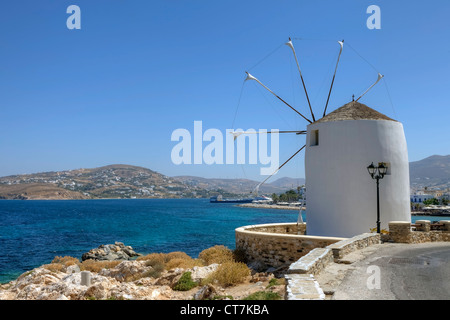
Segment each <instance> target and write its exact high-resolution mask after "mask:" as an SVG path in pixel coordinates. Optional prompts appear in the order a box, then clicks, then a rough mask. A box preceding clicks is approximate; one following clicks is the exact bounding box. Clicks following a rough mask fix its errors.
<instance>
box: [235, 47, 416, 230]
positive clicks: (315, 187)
mask: <svg viewBox="0 0 450 320" xmlns="http://www.w3.org/2000/svg"><path fill="white" fill-rule="evenodd" d="M338 44H339V47H340V50H339V55H338V58H337V62H336V66H335V69H334V74H333V78H332V81H331V86H330V89H329V92H328V97H327V101H326V105H325V108H324V111H323V114H322V117H321V118H319V119H316V117H315V115H314V112H313V110H312V107H311V103H310V100H309V97H308V92H307V90H306V86H305V82H304V80H303V76H302V73H301V70H300V64H299V62H298V59H297V55H296V52H295V48H294V45H293V43H292V41H291V39H290V38H289V41H288V42H287V43H286V45H287V46H288V47H290V48H291V50H292V52H293V55H294V58H295V61H296V64H297V68H298V72H299V75H300V78H301V81H302V85H303V88H304V91H305V94H306V98H307V101H308V104H309V111H310V115H311V118H308V117H307V116H305V115H304V114H302V113H300V112H299V111H298V110H296V109H295V108H294V107H292V106H291V105H290V104H289V103H287V102H286V101H285V100H283V99H282V98H281V97H280V96H278V95H277V94H276V93H275V92H274V91H272V90H271V89H269V88H268V87H267V86H266V85H264V84H263V83H262V82H261V81H260V80H259V79H257V78H256V77H255V76H253V75H251V74H250V73H248V72H246V74H247V78H246V81H247V80H251V81H256V82H257V83H258V84H260V85H261V86H262V87H263V88H265V89H266V90H267V91H269V92H270V93H271V94H272V95H273V96H275V97H276V98H277V99H278V100H280V101H281V102H282V103H283V104H285V105H286V106H288V107H289V108H290V109H292V110H293V111H295V112H296V113H297V114H298V115H300V116H301V117H302V118H303V119H304V120H306V121H307V122H308V125H307V127H306V130H298V131H279V132H280V133H292V132H295V133H296V134H306V144H305V145H303V146H302V147H301V148H300V149H299V150H298V151H297V152H295V153H294V154H293V155H292V156H291V157H290V158H289V159H288V160H287V161H285V162H284V163H283V164H282V165H281V166H279V168H278V169H277V170H275V172H274V173H273V174H272V175H270V176H268V177H267V178H266V179H265V180H264V181H262V182H261V183H259V184H258V185H257V186H256V188H255V190H254V192H255V193H257V192H258V189H259V187H260V186H261V185H262V184H264V183H265V182H266V181H267V180H268V179H269V178H270V177H272V176H273V175H274V174H275V173H277V172H278V171H279V170H280V169H281V168H282V167H283V166H284V165H285V164H286V163H288V162H289V161H290V160H291V159H292V158H294V157H295V156H296V155H297V154H298V153H300V152H301V151H302V150H304V149H305V178H306V189H307V191H308V201H307V203H306V208H307V219H306V220H307V221H306V222H307V233H308V234H309V235H317V236H338V237H351V236H354V235H356V234H360V233H364V232H369V231H370V229H372V228H373V227H374V226H375V220H376V210H377V204H376V197H375V196H374V194H375V184H374V183H373V181H372V178H371V177H370V175H369V174H368V173H367V170H366V168H367V166H368V165H369V164H371V163H384V164H387V166H388V172H387V174H386V176H385V178H384V179H383V181H382V184H381V188H380V198H381V204H380V207H381V213H382V215H381V226H382V228H386V226H387V224H388V222H389V221H398V220H401V221H410V220H411V213H410V200H409V163H408V153H407V146H406V139H405V135H404V132H403V126H402V124H401V123H400V122H398V121H395V120H393V119H391V118H389V117H387V116H385V115H383V114H381V113H379V112H377V111H375V110H373V109H371V108H369V107H367V106H366V105H364V104H361V103H359V100H360V99H361V98H362V97H363V96H364V95H365V94H366V93H367V92H369V90H370V89H372V88H373V87H374V86H375V85H376V84H377V83H378V82H379V81H380V80H381V79H382V78H383V75H381V74H380V73H378V77H377V80H376V82H375V83H373V84H372V85H371V86H370V87H369V88H368V89H367V90H366V91H364V93H363V94H362V95H361V96H359V97H358V98H357V99H356V100H354V98H353V99H352V101H350V102H349V103H347V104H345V105H344V106H342V107H340V108H338V109H336V110H335V111H333V112H331V113H329V114H327V107H328V103H329V100H330V96H331V92H332V89H333V84H334V80H335V77H336V72H337V69H338V65H339V60H340V57H341V54H342V51H343V47H344V41H338ZM246 133H247V132H239V133H238V132H232V134H233V135H235V137H236V136H237V135H238V134H246ZM252 133H254V132H252ZM267 133H270V132H267ZM301 210H302V209H300V214H301Z"/></svg>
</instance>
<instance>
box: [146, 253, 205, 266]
mask: <svg viewBox="0 0 450 320" xmlns="http://www.w3.org/2000/svg"><path fill="white" fill-rule="evenodd" d="M137 260H138V261H145V265H147V266H151V267H153V268H155V267H156V269H158V270H161V266H163V268H162V269H166V270H170V269H174V268H184V269H188V268H193V267H195V266H202V265H203V262H202V261H201V260H199V259H193V258H191V257H190V256H189V255H187V254H186V253H184V252H179V251H175V252H170V253H151V254H148V255H145V256H142V257H139V258H137Z"/></svg>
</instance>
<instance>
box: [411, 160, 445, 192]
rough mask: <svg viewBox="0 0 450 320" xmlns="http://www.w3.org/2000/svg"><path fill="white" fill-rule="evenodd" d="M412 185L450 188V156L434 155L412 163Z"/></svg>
mask: <svg viewBox="0 0 450 320" xmlns="http://www.w3.org/2000/svg"><path fill="white" fill-rule="evenodd" d="M409 174H410V180H411V181H410V182H411V185H424V186H440V185H444V186H450V155H447V156H440V155H434V156H431V157H428V158H425V159H423V160H420V161H414V162H410V164H409Z"/></svg>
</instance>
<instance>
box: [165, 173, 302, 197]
mask: <svg viewBox="0 0 450 320" xmlns="http://www.w3.org/2000/svg"><path fill="white" fill-rule="evenodd" d="M173 178H174V179H177V180H179V181H182V182H184V183H186V184H189V185H191V186H195V187H199V188H202V189H206V190H209V191H213V190H215V191H217V190H222V191H224V192H227V193H230V194H238V195H248V194H249V193H250V192H251V191H253V189H255V187H256V186H257V185H258V184H259V183H260V181H255V180H250V179H215V178H202V177H195V176H176V177H173ZM297 180H299V179H292V178H281V179H278V180H276V181H274V182H272V183H265V184H263V185H261V187H260V188H259V193H260V194H269V195H270V194H272V193H283V192H285V191H287V190H289V189H296V188H297ZM301 180H303V183H301V184H300V185H302V184H304V179H300V180H299V181H301Z"/></svg>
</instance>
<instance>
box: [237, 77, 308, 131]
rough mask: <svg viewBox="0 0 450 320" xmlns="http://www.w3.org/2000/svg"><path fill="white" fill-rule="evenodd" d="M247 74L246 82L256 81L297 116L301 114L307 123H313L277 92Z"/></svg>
mask: <svg viewBox="0 0 450 320" xmlns="http://www.w3.org/2000/svg"><path fill="white" fill-rule="evenodd" d="M245 73H246V74H247V78H246V79H245V81H247V80H255V81H256V82H258V83H259V84H260V85H261V86H263V88H264V89H266V90H267V91H269V92H270V93H271V94H273V95H274V96H275V97H277V98H278V99H279V100H280V101H281V102H283V103H284V104H285V105H287V106H288V107H289V108H291V109H292V110H294V111H295V112H296V113H297V114H299V115H300V116H301V117H302V118H303V119H305V120H306V121H308V122H309V123H312V121H311V120H309V119H308V118H306V117H305V116H304V115H303V114H301V113H300V112H298V111H297V110H296V109H295V108H293V107H292V106H291V105H290V104H289V103H287V102H286V101H284V100H283V99H281V98H280V97H279V96H278V95H277V94H276V93H275V92H273V91H272V90H270V89H269V88H268V87H266V86H265V85H264V84H263V83H262V82H261V81H259V80H258V79H257V78H255V77H254V76H252V75H251V74H250V73H248V72H247V71H246V72H245Z"/></svg>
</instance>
